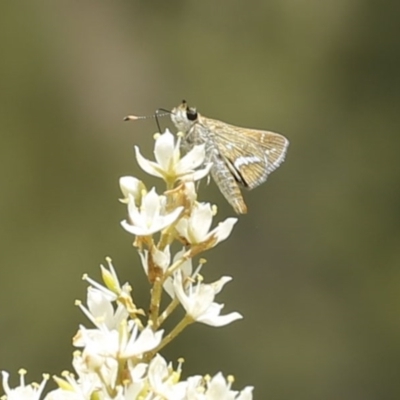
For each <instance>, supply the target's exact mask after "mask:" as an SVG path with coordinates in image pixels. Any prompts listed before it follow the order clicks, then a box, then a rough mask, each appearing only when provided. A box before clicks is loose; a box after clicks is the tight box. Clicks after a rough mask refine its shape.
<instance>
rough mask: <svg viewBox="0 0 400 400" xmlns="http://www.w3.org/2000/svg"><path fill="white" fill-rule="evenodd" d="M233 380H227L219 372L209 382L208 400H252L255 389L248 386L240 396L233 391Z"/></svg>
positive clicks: (206, 394) (206, 395)
mask: <svg viewBox="0 0 400 400" xmlns="http://www.w3.org/2000/svg"><path fill="white" fill-rule="evenodd" d="M232 381H233V380H232V379H229V377H228V379H225V378H224V376H223V375H222V373H221V372H218V374H216V375H215V376H214V377H213V378H212V379H211V380H210V381H208V382H207V390H206V392H205V398H206V399H207V400H208V399H210V400H218V399H227V400H251V399H252V398H253V396H252V390H253V388H252V387H250V386H247V387H246V388H245V389H243V390H242V391H241V392H240V394H239V396H238V392H237V391H236V390H231V386H232Z"/></svg>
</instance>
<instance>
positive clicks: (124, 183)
mask: <svg viewBox="0 0 400 400" xmlns="http://www.w3.org/2000/svg"><path fill="white" fill-rule="evenodd" d="M119 187H120V188H121V192H122V194H123V195H124V198H123V199H122V200H121V201H122V202H123V203H128V200H129V196H133V198H134V199H135V202H136V203H137V204H139V202H140V198H141V197H142V191H143V190H145V186H144V184H143V182H142V181H140V180H139V179H137V178H135V177H133V176H122V177H121V178H119Z"/></svg>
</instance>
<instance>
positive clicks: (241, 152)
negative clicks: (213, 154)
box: [202, 117, 289, 189]
mask: <svg viewBox="0 0 400 400" xmlns="http://www.w3.org/2000/svg"><path fill="white" fill-rule="evenodd" d="M202 119H203V121H204V123H203V124H202V125H203V126H207V127H208V130H209V132H212V133H213V139H214V141H215V143H216V145H217V147H218V151H219V153H220V155H221V157H222V158H223V159H224V160H225V162H226V163H227V165H228V167H229V169H230V171H231V172H232V174H233V175H234V176H235V179H236V180H237V181H238V182H239V183H240V184H241V185H242V186H244V187H246V188H248V189H253V188H255V187H257V186H259V185H261V184H262V183H263V182H265V181H266V179H267V177H268V175H269V174H270V173H271V172H272V171H274V170H275V169H276V168H278V167H279V165H280V164H281V163H282V161H283V160H284V158H285V154H286V151H287V147H288V145H289V141H288V140H287V139H286V138H285V137H284V136H282V135H280V134H279V133H274V132H268V131H261V130H256V129H247V128H240V127H237V126H234V125H229V124H225V123H224V122H221V121H218V120H212V119H211V118H204V117H203V118H202Z"/></svg>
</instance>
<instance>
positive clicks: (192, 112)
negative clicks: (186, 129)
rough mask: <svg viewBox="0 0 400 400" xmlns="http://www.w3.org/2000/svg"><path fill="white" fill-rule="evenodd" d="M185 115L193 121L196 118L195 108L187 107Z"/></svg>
mask: <svg viewBox="0 0 400 400" xmlns="http://www.w3.org/2000/svg"><path fill="white" fill-rule="evenodd" d="M186 116H187V119H188V120H189V121H195V120H196V119H197V111H196V109H195V108H188V109H187V110H186Z"/></svg>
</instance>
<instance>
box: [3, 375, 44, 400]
mask: <svg viewBox="0 0 400 400" xmlns="http://www.w3.org/2000/svg"><path fill="white" fill-rule="evenodd" d="M1 374H2V375H3V379H2V386H3V390H4V392H5V394H6V396H7V400H39V399H40V396H41V395H42V392H43V389H44V386H45V385H46V382H47V381H48V379H49V376H48V375H43V380H42V382H41V383H40V385H34V384H29V385H26V384H25V374H26V371H25V370H24V369H21V370H19V386H17V387H15V388H14V389H11V388H10V386H9V384H8V378H9V376H10V374H9V373H8V372H7V371H1Z"/></svg>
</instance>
